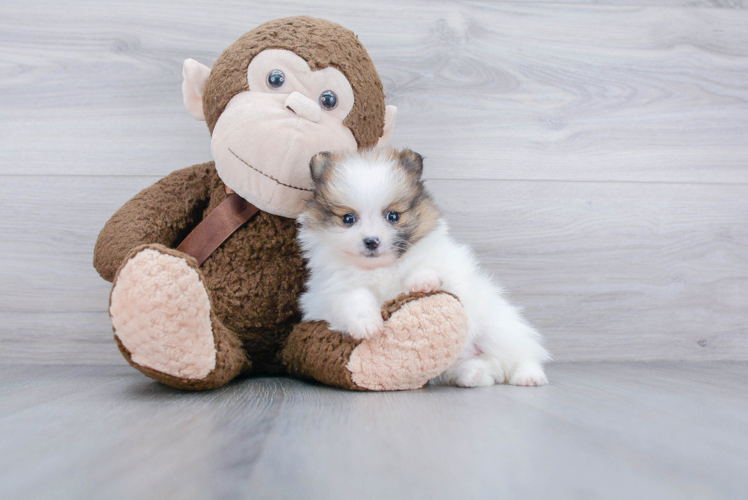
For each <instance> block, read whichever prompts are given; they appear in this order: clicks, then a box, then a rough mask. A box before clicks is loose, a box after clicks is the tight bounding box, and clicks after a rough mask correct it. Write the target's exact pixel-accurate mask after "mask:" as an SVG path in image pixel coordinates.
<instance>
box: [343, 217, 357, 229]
mask: <svg viewBox="0 0 748 500" xmlns="http://www.w3.org/2000/svg"><path fill="white" fill-rule="evenodd" d="M355 223H356V216H355V215H353V214H345V215H344V216H343V225H344V226H345V227H351V226H352V225H354V224H355Z"/></svg>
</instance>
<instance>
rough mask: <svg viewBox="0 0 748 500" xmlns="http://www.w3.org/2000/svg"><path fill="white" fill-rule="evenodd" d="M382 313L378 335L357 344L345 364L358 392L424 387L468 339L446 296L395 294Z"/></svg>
mask: <svg viewBox="0 0 748 500" xmlns="http://www.w3.org/2000/svg"><path fill="white" fill-rule="evenodd" d="M382 315H383V317H384V319H385V323H384V330H383V332H382V334H380V335H379V336H377V337H375V338H372V339H368V340H364V341H363V342H361V343H360V344H359V345H358V346H356V348H355V349H354V350H353V352H351V354H350V358H349V360H348V363H347V365H346V368H347V370H348V371H349V372H350V377H351V380H352V381H353V383H354V384H355V385H356V386H358V387H359V388H363V389H369V390H378V391H381V390H402V389H417V388H420V387H423V386H424V385H425V384H426V383H427V382H428V381H429V380H431V379H432V378H434V377H436V376H437V375H439V374H440V373H442V372H443V371H444V370H446V369H447V368H449V366H450V365H451V364H452V363H453V362H454V360H455V359H456V358H457V356H458V355H459V353H460V351H461V350H462V348H463V346H464V344H465V340H466V338H467V316H466V314H465V310H464V309H463V307H462V304H460V302H459V300H457V299H456V298H455V297H454V296H452V295H450V294H447V293H435V294H433V295H426V296H424V294H411V295H407V296H406V295H404V294H403V295H400V296H399V297H398V298H397V299H395V300H393V301H390V302H388V303H387V304H385V305H384V306H383V308H382Z"/></svg>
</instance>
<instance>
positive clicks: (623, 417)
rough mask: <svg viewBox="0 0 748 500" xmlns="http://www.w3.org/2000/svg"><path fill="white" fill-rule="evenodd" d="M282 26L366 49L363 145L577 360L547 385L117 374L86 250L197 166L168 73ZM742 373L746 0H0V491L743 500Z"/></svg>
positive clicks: (746, 299) (746, 338) (745, 349)
mask: <svg viewBox="0 0 748 500" xmlns="http://www.w3.org/2000/svg"><path fill="white" fill-rule="evenodd" d="M299 14H306V15H312V16H317V17H324V18H327V19H330V20H333V21H336V22H339V23H341V24H343V25H344V26H346V27H348V28H350V29H352V30H353V31H355V32H356V33H357V34H358V36H359V39H360V40H361V41H362V42H363V43H364V45H365V46H366V47H367V48H368V50H369V52H370V54H371V56H372V59H373V60H374V62H375V64H376V65H377V68H378V70H379V73H380V75H381V77H382V80H383V83H384V86H385V91H386V93H387V102H388V104H395V105H396V106H397V107H398V108H399V113H398V118H397V124H396V128H395V131H394V133H393V136H392V143H393V144H394V145H395V146H398V147H400V146H409V147H411V148H413V149H414V150H416V151H418V152H420V153H422V154H423V155H425V156H426V173H425V176H426V177H427V179H428V181H427V183H428V187H429V188H430V189H431V190H432V191H433V192H434V193H435V195H436V198H437V201H438V203H439V204H440V205H441V206H442V207H443V208H444V210H445V213H446V214H447V217H448V219H449V221H450V222H451V223H452V225H453V229H454V234H455V236H456V237H457V238H458V239H460V240H461V241H464V242H466V243H468V244H470V245H471V246H473V247H474V248H475V250H476V253H477V255H478V257H479V259H480V260H481V262H482V263H483V264H484V265H485V267H487V268H488V269H489V270H490V271H492V272H495V273H496V275H497V277H498V278H499V280H500V281H501V282H503V283H504V285H505V286H506V288H507V289H508V291H509V294H510V297H511V298H512V299H513V300H514V301H515V302H517V303H518V304H520V305H522V306H523V307H524V308H525V311H526V315H527V317H528V319H529V320H530V321H531V322H532V323H533V324H535V325H536V326H537V327H538V328H539V330H540V331H541V332H542V333H543V335H544V336H545V338H546V339H547V341H548V347H549V349H550V351H551V352H552V353H553V355H554V358H555V359H556V360H557V361H564V362H576V363H558V364H554V365H552V366H551V367H550V369H549V378H550V382H551V383H550V385H549V386H547V387H543V388H533V389H520V388H514V387H506V386H501V387H491V388H484V389H474V390H459V389H454V388H434V387H429V388H427V389H424V390H421V391H414V392H410V393H385V394H357V393H350V392H344V391H339V390H335V389H331V388H325V387H319V386H314V385H309V384H306V383H303V382H300V381H297V380H291V379H284V378H279V379H269V378H268V379H255V380H244V381H239V382H237V383H234V384H232V385H230V386H229V387H225V388H223V389H221V390H218V391H214V392H210V393H204V394H187V393H181V392H176V391H173V390H170V389H168V388H166V387H163V386H160V385H158V384H155V383H153V382H151V381H149V380H148V379H146V378H145V377H143V376H142V375H140V374H139V373H137V372H135V371H134V370H133V369H131V368H130V367H128V366H126V365H125V364H124V360H123V359H122V356H121V355H120V354H119V352H118V350H117V349H116V347H115V346H114V343H113V341H112V334H111V325H110V321H109V316H108V314H107V304H108V294H109V285H108V283H106V282H104V281H103V280H101V279H100V278H99V276H98V275H97V274H96V272H95V271H94V270H93V267H92V265H91V261H92V251H93V246H94V242H95V239H96V235H97V234H98V231H99V230H100V229H101V227H102V225H103V224H104V222H105V221H106V220H107V219H108V218H109V217H110V216H111V214H112V213H113V212H114V211H115V210H116V209H117V208H119V207H120V206H121V205H122V204H123V203H124V202H125V201H126V200H128V199H129V198H131V197H132V196H133V195H134V194H136V193H137V192H138V191H139V190H141V189H143V188H144V187H146V186H148V185H150V184H152V183H153V182H155V181H156V180H157V179H159V178H160V177H162V176H164V175H166V174H168V173H169V172H171V171H173V170H175V169H179V168H184V167H187V166H189V165H192V164H196V163H202V162H204V161H207V160H209V159H210V142H209V135H208V131H207V129H206V127H205V124H204V123H199V122H195V121H194V120H192V119H191V118H190V116H189V114H188V113H187V111H186V110H185V109H184V106H183V104H182V97H181V92H180V89H181V80H182V77H181V67H182V62H183V61H184V59H186V58H188V57H192V58H195V59H197V60H199V61H200V62H202V63H204V64H207V65H211V64H212V63H213V61H215V59H216V58H217V57H218V55H219V54H220V53H221V51H223V49H225V48H226V47H227V46H228V45H230V44H231V43H232V42H233V41H234V40H235V39H236V38H238V37H239V36H240V35H241V34H243V33H244V32H246V31H248V30H249V29H251V28H253V27H255V26H257V25H258V24H260V23H262V22H264V21H267V20H271V19H275V18H279V17H285V16H291V15H299ZM646 360H650V361H652V362H650V363H643V362H642V361H646ZM658 360H659V361H658ZM593 361H604V362H602V363H593ZM580 362H582V363H580ZM746 363H748V0H549V1H543V2H539V1H532V0H530V1H523V2H511V1H480V0H476V1H467V0H466V1H446V0H445V1H432V0H429V1H426V0H413V1H402V0H378V1H377V2H369V3H364V2H349V3H342V2H338V1H334V0H315V1H314V2H311V1H306V2H303V1H290V0H279V1H274V2H253V1H243V2H235V1H229V0H215V1H211V2H206V1H202V0H179V1H176V0H164V1H159V2H153V1H149V0H108V1H107V2H98V3H96V2H90V1H88V0H66V1H65V2H53V1H50V0H3V1H2V2H0V499H3V500H4V499H5V498H9V499H16V498H75V499H78V498H158V499H164V498H241V497H244V498H321V499H328V498H343V497H345V498H492V499H493V498H554V499H556V498H653V499H666V498H699V499H702V498H710V499H711V498H730V499H732V498H748V474H746V471H748V397H747V396H746V394H748V387H747V386H748V364H746ZM81 365H88V366H81Z"/></svg>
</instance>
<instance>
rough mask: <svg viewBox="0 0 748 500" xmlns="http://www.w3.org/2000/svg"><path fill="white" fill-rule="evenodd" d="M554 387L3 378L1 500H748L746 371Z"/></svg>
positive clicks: (620, 369)
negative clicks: (384, 387)
mask: <svg viewBox="0 0 748 500" xmlns="http://www.w3.org/2000/svg"><path fill="white" fill-rule="evenodd" d="M549 375H550V379H551V381H552V383H551V385H549V386H546V387H541V388H517V387H509V386H494V387H488V388H480V389H457V388H451V387H427V388H426V389H423V390H420V391H413V392H391V393H353V392H347V391H342V390H337V389H332V388H328V387H321V386H316V385H310V384H307V383H304V382H301V381H298V380H292V379H286V378H261V379H251V380H242V381H238V382H236V383H233V384H231V385H230V386H228V387H225V388H223V389H220V390H217V391H214V392H207V393H184V392H178V391H176V390H172V389H169V388H167V387H165V386H162V385H159V384H157V383H156V382H153V381H150V380H148V379H146V378H145V377H143V376H141V375H140V374H138V373H135V372H134V371H133V370H131V369H129V368H128V367H122V366H111V367H101V366H99V367H93V366H83V367H82V366H65V367H39V366H37V367H28V366H6V367H2V368H0V378H2V380H3V384H2V389H0V471H2V472H0V474H1V475H0V498H8V499H10V498H14V499H15V498H75V499H77V498H158V499H165V498H290V499H301V498H310V499H311V498H314V499H316V498H319V499H336V498H375V499H385V498H386V499H397V498H406V499H414V498H424V499H436V498H454V499H458V498H459V499H468V498H490V499H497V498H545V499H547V498H554V499H563V498H622V499H631V498H638V499H658V500H661V499H669V498H694V499H696V498H699V499H706V498H709V499H720V498H725V499H737V498H746V497H747V496H748V475H747V474H746V471H748V363H746V362H652V363H559V364H554V365H551V366H550V368H549Z"/></svg>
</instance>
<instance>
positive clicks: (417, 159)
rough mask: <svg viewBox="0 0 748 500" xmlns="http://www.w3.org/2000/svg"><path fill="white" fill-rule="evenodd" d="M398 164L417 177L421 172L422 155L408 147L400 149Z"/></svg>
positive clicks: (419, 176)
mask: <svg viewBox="0 0 748 500" xmlns="http://www.w3.org/2000/svg"><path fill="white" fill-rule="evenodd" d="M400 165H401V166H402V167H403V168H404V169H405V171H406V172H408V173H409V174H411V175H415V176H416V177H418V178H419V179H420V178H421V174H423V156H421V155H419V154H418V153H416V152H415V151H411V150H410V149H403V150H402V151H400Z"/></svg>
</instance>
